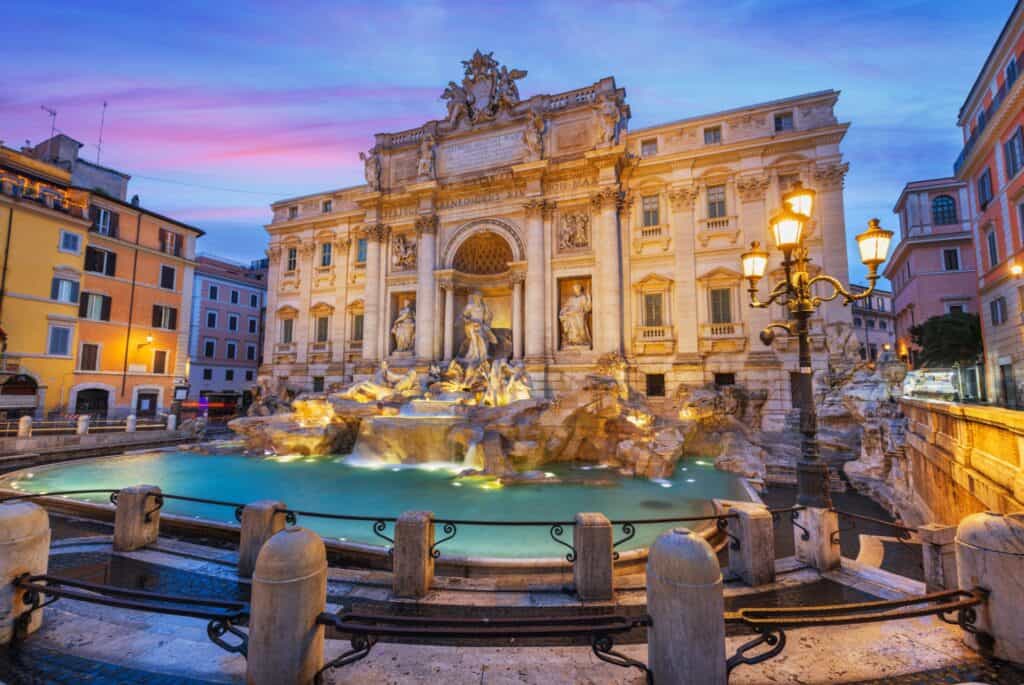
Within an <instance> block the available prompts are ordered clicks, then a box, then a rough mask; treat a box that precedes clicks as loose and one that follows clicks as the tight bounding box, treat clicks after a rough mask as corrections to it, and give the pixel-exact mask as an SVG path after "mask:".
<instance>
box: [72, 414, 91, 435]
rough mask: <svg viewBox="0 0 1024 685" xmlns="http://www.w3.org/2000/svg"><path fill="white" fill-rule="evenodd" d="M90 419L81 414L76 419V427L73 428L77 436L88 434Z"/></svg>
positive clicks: (86, 415)
mask: <svg viewBox="0 0 1024 685" xmlns="http://www.w3.org/2000/svg"><path fill="white" fill-rule="evenodd" d="M91 418H92V417H90V416H89V415H88V414H83V415H81V416H79V417H78V426H77V427H76V428H75V433H76V434H77V435H88V434H89V421H90V420H91Z"/></svg>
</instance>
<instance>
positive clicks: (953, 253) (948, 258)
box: [942, 248, 960, 271]
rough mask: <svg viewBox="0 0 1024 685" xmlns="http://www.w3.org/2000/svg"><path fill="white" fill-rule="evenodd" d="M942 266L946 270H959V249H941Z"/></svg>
mask: <svg viewBox="0 0 1024 685" xmlns="http://www.w3.org/2000/svg"><path fill="white" fill-rule="evenodd" d="M942 267H943V268H944V269H945V270H946V271H959V270H960V250H958V249H956V248H950V249H946V250H943V251H942Z"/></svg>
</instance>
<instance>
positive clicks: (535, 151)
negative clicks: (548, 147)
mask: <svg viewBox="0 0 1024 685" xmlns="http://www.w3.org/2000/svg"><path fill="white" fill-rule="evenodd" d="M523 145H524V146H525V147H526V160H527V161H530V162H535V161H537V160H539V159H541V158H543V157H544V117H542V116H541V115H540V114H538V113H537V112H535V111H533V110H530V113H529V115H528V116H527V119H526V128H524V129H523Z"/></svg>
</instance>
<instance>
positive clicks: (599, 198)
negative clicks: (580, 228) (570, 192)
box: [590, 187, 619, 209]
mask: <svg viewBox="0 0 1024 685" xmlns="http://www.w3.org/2000/svg"><path fill="white" fill-rule="evenodd" d="M618 201H619V189H618V188H613V187H609V188H603V189H601V190H599V191H597V192H596V193H594V194H593V195H591V196H590V204H591V205H592V206H593V207H594V209H601V208H602V207H608V206H614V203H616V202H618Z"/></svg>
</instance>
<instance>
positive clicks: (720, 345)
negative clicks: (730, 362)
mask: <svg viewBox="0 0 1024 685" xmlns="http://www.w3.org/2000/svg"><path fill="white" fill-rule="evenodd" d="M699 343H700V351H701V353H702V354H711V353H715V352H742V351H743V350H744V349H746V347H747V331H746V326H745V325H744V324H743V322H741V321H733V322H729V323H702V324H701V325H700V341H699Z"/></svg>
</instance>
